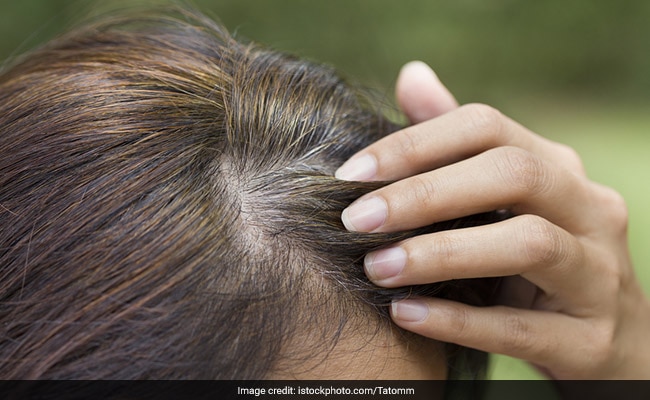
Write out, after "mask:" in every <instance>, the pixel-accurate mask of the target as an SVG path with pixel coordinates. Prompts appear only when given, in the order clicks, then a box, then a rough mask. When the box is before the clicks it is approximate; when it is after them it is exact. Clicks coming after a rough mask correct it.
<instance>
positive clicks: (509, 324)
mask: <svg viewBox="0 0 650 400" xmlns="http://www.w3.org/2000/svg"><path fill="white" fill-rule="evenodd" d="M503 323H504V332H505V334H504V335H503V337H502V339H501V340H502V342H501V347H503V348H506V349H509V351H512V352H513V353H514V354H530V353H531V351H533V350H534V348H535V341H534V340H533V339H534V338H533V334H532V331H531V328H530V324H529V323H528V322H527V321H526V319H524V318H522V317H521V316H520V315H519V314H516V313H512V314H510V315H508V316H507V317H506V318H505V319H504V321H503Z"/></svg>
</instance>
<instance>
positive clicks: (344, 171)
mask: <svg viewBox="0 0 650 400" xmlns="http://www.w3.org/2000/svg"><path fill="white" fill-rule="evenodd" d="M376 174H377V160H376V159H375V157H373V156H371V155H370V154H365V155H362V156H359V157H353V158H351V159H349V160H348V161H347V162H345V163H344V164H343V165H342V166H341V167H340V168H339V169H337V170H336V172H335V173H334V176H335V177H336V178H337V179H342V180H345V181H366V180H370V179H372V178H373V177H374V176H375V175H376Z"/></svg>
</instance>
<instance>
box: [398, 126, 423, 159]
mask: <svg viewBox="0 0 650 400" xmlns="http://www.w3.org/2000/svg"><path fill="white" fill-rule="evenodd" d="M416 132H417V129H405V130H403V131H402V132H401V134H400V135H399V136H397V137H398V138H399V140H397V141H396V143H395V145H396V150H397V153H398V154H402V155H403V156H405V157H409V158H410V157H413V155H414V154H418V153H419V149H420V148H421V147H422V142H421V141H420V139H419V138H418V135H417V133H416Z"/></svg>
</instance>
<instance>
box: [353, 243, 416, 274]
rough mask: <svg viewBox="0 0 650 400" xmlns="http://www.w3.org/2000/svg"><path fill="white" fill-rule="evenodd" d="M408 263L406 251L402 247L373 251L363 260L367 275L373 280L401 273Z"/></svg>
mask: <svg viewBox="0 0 650 400" xmlns="http://www.w3.org/2000/svg"><path fill="white" fill-rule="evenodd" d="M405 265H406V252H405V251H404V249H402V248H401V247H391V248H389V249H384V250H378V251H373V252H372V253H368V255H366V258H365V259H364V261H363V266H364V267H365V269H366V275H368V278H370V280H372V281H382V280H385V279H388V278H392V277H395V276H397V275H399V273H400V272H402V270H403V269H404V266H405Z"/></svg>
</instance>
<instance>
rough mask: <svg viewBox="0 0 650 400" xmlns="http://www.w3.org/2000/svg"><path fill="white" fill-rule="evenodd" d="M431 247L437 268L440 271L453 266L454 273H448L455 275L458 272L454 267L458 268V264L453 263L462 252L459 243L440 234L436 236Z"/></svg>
mask: <svg viewBox="0 0 650 400" xmlns="http://www.w3.org/2000/svg"><path fill="white" fill-rule="evenodd" d="M431 246H432V249H431V250H432V254H433V256H434V258H435V263H436V265H437V267H438V268H439V269H441V270H446V269H448V268H447V267H448V266H453V267H454V271H449V272H450V273H452V272H453V273H455V274H456V275H457V274H458V273H459V271H458V270H457V268H455V267H457V266H458V265H457V264H458V263H455V262H454V261H455V260H457V258H458V255H459V254H460V252H461V251H462V249H461V248H460V246H461V243H459V241H458V240H457V239H455V238H453V237H452V236H450V235H447V234H445V233H440V234H437V235H436V237H435V240H433V241H432V243H431Z"/></svg>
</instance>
